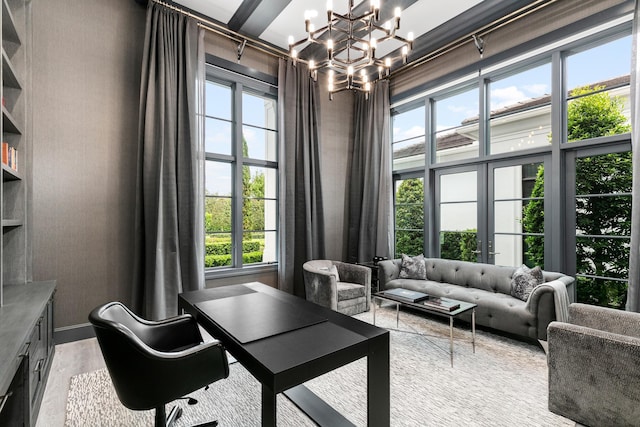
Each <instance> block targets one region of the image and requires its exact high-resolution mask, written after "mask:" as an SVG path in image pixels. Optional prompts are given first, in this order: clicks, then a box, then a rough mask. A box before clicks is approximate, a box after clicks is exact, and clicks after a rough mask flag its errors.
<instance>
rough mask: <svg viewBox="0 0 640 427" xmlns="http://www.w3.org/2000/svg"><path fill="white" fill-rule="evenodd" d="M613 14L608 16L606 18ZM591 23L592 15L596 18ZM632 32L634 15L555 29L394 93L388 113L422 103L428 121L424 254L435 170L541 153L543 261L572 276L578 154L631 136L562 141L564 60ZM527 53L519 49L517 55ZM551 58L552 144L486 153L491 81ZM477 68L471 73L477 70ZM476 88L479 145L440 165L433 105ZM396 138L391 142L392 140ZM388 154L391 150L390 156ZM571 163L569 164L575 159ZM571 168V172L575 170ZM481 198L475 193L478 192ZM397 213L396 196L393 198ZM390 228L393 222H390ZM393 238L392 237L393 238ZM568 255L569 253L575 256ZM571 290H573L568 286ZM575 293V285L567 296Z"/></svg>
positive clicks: (432, 215)
mask: <svg viewBox="0 0 640 427" xmlns="http://www.w3.org/2000/svg"><path fill="white" fill-rule="evenodd" d="M610 19H611V18H610ZM594 21H595V20H594ZM629 34H631V15H630V14H627V15H625V16H623V17H615V18H613V19H611V20H610V21H608V22H597V25H596V23H595V22H594V25H593V26H592V27H591V28H589V29H587V30H584V29H582V30H580V31H576V32H575V33H562V32H558V33H557V34H556V35H555V37H554V38H551V37H545V38H541V39H539V40H533V41H530V42H527V43H525V44H524V45H523V46H518V47H517V48H513V49H510V50H508V51H506V52H505V53H502V54H498V55H496V56H495V59H488V60H482V59H481V60H479V61H478V62H477V63H476V64H472V65H468V66H465V67H464V68H462V69H460V70H458V71H456V72H453V73H451V74H450V75H449V76H448V77H444V78H442V77H441V78H438V79H436V80H434V81H432V82H430V83H428V84H425V85H422V86H421V87H420V88H415V89H412V90H410V91H407V92H405V93H403V94H399V95H396V97H395V98H392V104H391V108H390V110H391V115H392V116H393V115H394V114H397V113H399V112H403V111H406V110H408V109H410V108H412V107H415V106H416V105H426V106H427V114H426V117H425V122H424V123H421V125H423V126H424V128H425V132H426V138H427V140H426V144H427V148H426V150H425V151H426V153H425V154H426V156H425V157H426V162H425V167H424V170H421V171H420V172H421V173H422V174H423V176H424V185H425V192H426V194H425V210H424V212H425V218H424V222H425V235H424V239H425V256H432V257H436V256H438V254H439V244H438V236H437V234H438V233H437V230H436V227H435V226H434V225H435V224H438V212H437V209H436V208H437V206H436V202H437V198H436V191H437V189H435V188H434V183H435V182H437V176H438V174H439V173H444V172H446V171H448V170H451V169H457V168H467V167H469V168H471V167H479V168H482V167H487V166H488V165H490V164H492V163H497V162H509V161H514V162H522V163H528V162H535V161H536V159H540V158H544V159H546V160H544V165H545V178H547V177H548V179H545V191H544V195H545V196H544V201H545V207H547V206H548V207H549V209H553V210H554V212H553V213H551V212H546V210H547V209H545V213H546V214H547V213H548V216H549V217H550V218H547V217H546V215H545V229H544V241H545V249H544V252H545V266H544V268H545V269H547V270H550V271H561V272H564V273H566V274H569V275H572V276H575V275H576V263H577V262H576V256H575V249H576V244H575V243H576V242H575V240H576V236H575V234H576V232H575V222H576V219H575V215H576V213H575V200H574V199H575V197H573V196H572V194H574V191H575V190H574V189H575V172H576V171H575V159H576V158H577V157H585V156H589V155H594V154H592V153H597V154H606V153H616V152H622V151H629V150H631V134H630V133H622V134H618V135H612V136H604V137H597V138H591V139H585V140H580V141H573V142H571V143H567V139H568V137H567V134H568V132H567V107H566V105H567V104H566V99H567V95H566V94H567V87H566V86H567V84H568V83H567V82H568V77H567V75H566V58H567V57H568V56H569V55H570V54H574V53H576V52H580V51H585V50H587V49H590V48H592V47H595V46H597V45H601V44H606V43H608V42H610V41H612V40H615V39H618V38H623V37H626V36H628V35H629ZM523 51H524V52H525V53H522V52H523ZM546 62H550V63H551V74H552V75H551V102H550V106H551V107H550V108H551V129H552V132H551V135H552V138H551V144H549V145H548V146H544V147H534V148H529V149H523V150H519V151H515V152H511V153H496V154H491V151H490V150H491V147H490V138H489V135H488V126H490V119H491V117H490V114H489V90H490V86H489V85H490V83H491V81H492V80H498V79H502V78H504V77H505V76H510V75H514V74H516V73H519V72H522V71H524V70H526V69H528V68H534V67H536V66H537V65H540V64H543V63H546ZM474 69H475V71H474ZM473 85H478V87H479V89H480V90H479V105H480V111H479V127H480V128H479V135H480V143H479V145H480V147H479V155H478V157H477V158H469V159H460V160H452V161H445V162H437V159H436V157H437V156H436V153H435V150H436V147H435V141H434V136H433V135H434V134H435V132H434V128H435V126H436V122H435V112H434V111H433V110H434V108H433V105H434V103H435V102H437V101H438V100H440V99H442V98H446V97H449V96H452V95H455V94H456V93H459V92H461V91H463V90H465V88H468V87H470V86H473ZM392 141H393V139H392ZM392 155H393V153H392ZM572 162H573V163H572ZM572 168H573V169H572ZM411 172H414V173H415V172H417V171H416V170H411V171H409V170H406V171H405V170H402V171H394V172H393V181H394V188H395V181H396V180H397V179H402V178H404V177H405V176H406V175H408V174H409V173H411ZM480 196H481V195H480V194H479V197H480ZM393 214H394V218H395V201H394V212H393ZM394 231H395V224H394ZM394 241H395V239H394ZM572 253H573V255H572ZM570 292H571V291H570ZM576 295H577V291H576V287H574V289H573V292H571V294H570V296H571V297H572V299H573V300H575V297H576Z"/></svg>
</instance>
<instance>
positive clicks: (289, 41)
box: [287, 36, 295, 49]
mask: <svg viewBox="0 0 640 427" xmlns="http://www.w3.org/2000/svg"><path fill="white" fill-rule="evenodd" d="M287 42H288V43H289V49H291V45H293V44H294V43H295V40H294V39H293V36H289V38H288V39H287Z"/></svg>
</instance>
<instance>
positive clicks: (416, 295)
mask: <svg viewBox="0 0 640 427" xmlns="http://www.w3.org/2000/svg"><path fill="white" fill-rule="evenodd" d="M384 295H386V296H390V297H392V298H398V299H402V300H403V301H407V302H420V301H423V300H426V299H427V298H429V295H427V294H423V293H422V292H418V291H412V290H409V289H403V288H395V289H389V290H388V291H384Z"/></svg>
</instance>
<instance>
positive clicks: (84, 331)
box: [53, 323, 96, 344]
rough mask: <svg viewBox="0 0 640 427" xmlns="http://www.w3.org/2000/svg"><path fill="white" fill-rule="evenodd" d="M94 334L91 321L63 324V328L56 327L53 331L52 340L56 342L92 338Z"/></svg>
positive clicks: (61, 342) (62, 342)
mask: <svg viewBox="0 0 640 427" xmlns="http://www.w3.org/2000/svg"><path fill="white" fill-rule="evenodd" d="M95 336H96V333H95V332H94V330H93V326H91V323H83V324H80V325H73V326H65V327H63V328H57V329H55V330H54V331H53V341H54V342H55V343H56V344H64V343H68V342H73V341H80V340H86V339H87V338H94V337H95Z"/></svg>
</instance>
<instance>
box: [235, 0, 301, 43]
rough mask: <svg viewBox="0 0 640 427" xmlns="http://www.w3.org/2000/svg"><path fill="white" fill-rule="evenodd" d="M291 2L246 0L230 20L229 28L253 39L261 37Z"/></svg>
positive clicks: (288, 0)
mask: <svg viewBox="0 0 640 427" xmlns="http://www.w3.org/2000/svg"><path fill="white" fill-rule="evenodd" d="M289 3H291V0H268V1H265V0H244V1H243V2H242V5H240V7H239V8H238V10H237V11H236V13H235V14H234V15H233V16H232V17H231V19H230V20H229V24H228V25H229V28H230V29H232V30H233V31H237V32H239V33H242V34H247V35H249V36H252V37H256V38H257V37H260V35H261V34H262V33H263V32H264V30H266V29H267V27H269V25H271V23H272V22H273V21H274V20H275V19H276V17H277V16H278V15H280V13H282V11H283V10H284V9H285V8H286V7H287V6H288V5H289Z"/></svg>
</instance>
